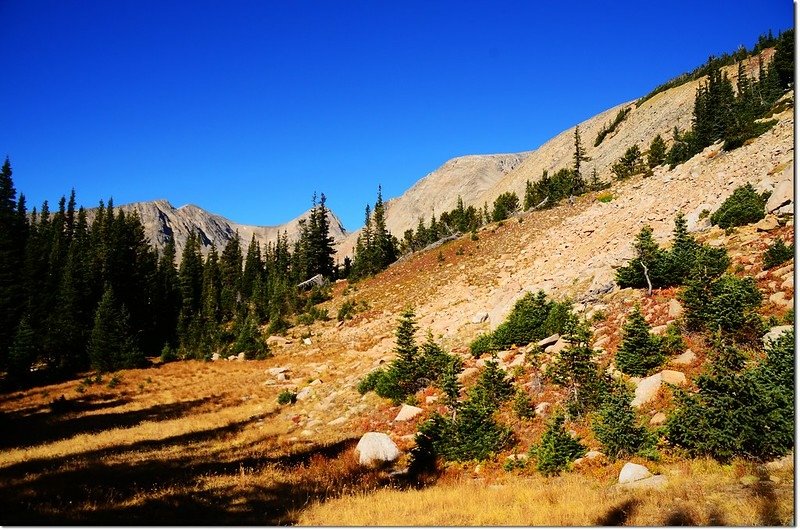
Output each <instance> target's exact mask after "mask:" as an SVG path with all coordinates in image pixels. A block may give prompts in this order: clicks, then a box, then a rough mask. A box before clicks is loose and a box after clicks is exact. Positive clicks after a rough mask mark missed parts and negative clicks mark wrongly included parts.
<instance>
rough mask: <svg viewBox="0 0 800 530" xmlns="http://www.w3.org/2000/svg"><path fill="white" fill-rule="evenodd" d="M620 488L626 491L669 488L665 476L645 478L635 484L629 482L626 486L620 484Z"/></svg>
mask: <svg viewBox="0 0 800 530" xmlns="http://www.w3.org/2000/svg"><path fill="white" fill-rule="evenodd" d="M620 486H621V487H622V488H624V489H639V488H647V489H662V488H665V487H666V486H667V477H665V476H664V475H653V476H652V477H648V478H644V479H641V480H637V481H634V482H627V483H625V484H622V483H620Z"/></svg>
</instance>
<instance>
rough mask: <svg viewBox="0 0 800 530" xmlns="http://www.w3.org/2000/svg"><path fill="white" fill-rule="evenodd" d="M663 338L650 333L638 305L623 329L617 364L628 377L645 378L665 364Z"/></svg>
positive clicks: (616, 358) (616, 359)
mask: <svg viewBox="0 0 800 530" xmlns="http://www.w3.org/2000/svg"><path fill="white" fill-rule="evenodd" d="M665 358H666V356H665V355H664V350H663V348H662V345H661V338H660V337H658V336H656V335H652V334H651V333H650V326H649V325H648V324H647V321H646V320H645V319H644V315H642V311H641V309H640V308H639V306H638V305H637V306H636V307H635V308H634V310H633V312H632V313H631V314H630V316H629V317H628V321H627V322H626V323H625V326H624V327H623V334H622V344H621V345H620V347H619V349H618V350H617V355H616V357H615V364H616V366H617V368H619V369H620V370H621V371H623V372H624V373H626V374H628V375H633V376H639V377H643V376H646V375H648V374H649V373H650V372H651V371H652V370H653V369H654V368H658V367H659V366H661V365H662V364H663V363H664V360H665Z"/></svg>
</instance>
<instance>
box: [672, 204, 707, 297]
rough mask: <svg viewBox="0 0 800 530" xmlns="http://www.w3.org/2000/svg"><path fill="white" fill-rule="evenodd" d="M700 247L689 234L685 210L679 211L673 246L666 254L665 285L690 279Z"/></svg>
mask: <svg viewBox="0 0 800 530" xmlns="http://www.w3.org/2000/svg"><path fill="white" fill-rule="evenodd" d="M699 248H700V247H699V245H698V243H697V242H696V241H695V239H694V238H693V237H692V236H691V235H690V234H689V228H688V225H687V223H686V217H684V215H683V212H678V215H676V216H675V228H674V229H673V230H672V248H671V249H670V251H669V252H668V253H667V255H666V256H667V260H666V270H665V272H664V284H665V285H679V284H682V283H684V282H685V281H686V280H687V279H688V277H689V273H690V272H691V270H692V268H693V267H694V265H695V258H696V255H697V252H698V249H699Z"/></svg>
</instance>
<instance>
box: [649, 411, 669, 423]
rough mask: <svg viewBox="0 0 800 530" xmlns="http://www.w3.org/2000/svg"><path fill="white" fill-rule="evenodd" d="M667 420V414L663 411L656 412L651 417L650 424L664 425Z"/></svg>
mask: <svg viewBox="0 0 800 530" xmlns="http://www.w3.org/2000/svg"><path fill="white" fill-rule="evenodd" d="M665 421H667V415H666V414H664V413H663V412H656V413H655V414H654V415H653V417H652V418H650V425H663V424H664V422H665Z"/></svg>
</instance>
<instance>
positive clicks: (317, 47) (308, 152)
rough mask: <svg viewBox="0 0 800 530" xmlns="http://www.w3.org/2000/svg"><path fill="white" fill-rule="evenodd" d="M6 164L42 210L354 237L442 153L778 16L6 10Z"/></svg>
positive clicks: (701, 7)
mask: <svg viewBox="0 0 800 530" xmlns="http://www.w3.org/2000/svg"><path fill="white" fill-rule="evenodd" d="M0 20H2V22H3V28H2V30H0V66H2V68H1V69H0V72H1V74H0V75H2V81H0V105H1V107H0V108H2V112H0V155H6V154H7V155H8V156H9V157H10V158H11V162H12V166H13V167H14V180H15V183H16V186H17V189H18V191H22V192H24V193H25V194H26V196H27V197H28V199H29V205H38V204H41V202H42V201H43V200H44V199H48V200H50V202H51V204H54V203H55V202H56V201H57V200H58V198H59V197H60V196H61V195H63V194H68V193H69V190H70V188H73V187H74V188H75V189H76V192H77V195H78V201H79V203H81V204H84V205H86V206H95V205H96V204H97V202H98V201H99V200H100V199H104V198H108V197H109V196H113V197H114V201H115V202H116V203H117V204H122V203H126V202H132V201H141V200H151V199H156V198H166V199H168V200H169V201H171V202H172V203H173V204H174V205H175V206H180V205H183V204H186V203H194V204H197V205H199V206H201V207H203V208H205V209H207V210H210V211H212V212H215V213H219V214H221V215H224V216H226V217H228V218H230V219H232V220H235V221H238V222H241V223H248V224H266V225H272V224H280V223H282V222H285V221H287V220H289V219H290V218H292V217H295V216H297V215H299V214H300V213H302V212H303V211H305V210H306V209H307V208H308V207H309V206H310V202H311V194H312V192H313V191H314V190H317V191H322V192H324V193H325V194H326V195H327V196H328V205H329V206H330V207H331V208H332V209H333V210H334V211H335V212H337V214H339V216H340V217H341V218H342V220H343V221H344V223H345V225H346V227H347V228H348V229H350V230H352V229H355V228H358V227H359V226H360V225H361V223H362V221H363V209H364V205H365V204H366V203H367V202H370V203H372V202H374V199H375V193H376V189H377V186H378V184H379V183H380V184H382V185H383V189H384V197H385V198H388V197H393V196H397V195H400V194H401V193H402V192H403V191H404V190H406V189H407V188H408V187H410V186H411V185H412V184H413V183H414V182H415V181H417V180H418V179H419V178H421V177H422V176H424V175H425V174H426V173H428V172H430V171H432V170H434V169H436V168H437V167H438V166H439V165H441V164H442V163H443V162H445V161H446V160H447V159H449V158H452V157H454V156H459V155H466V154H479V153H500V152H517V151H525V150H530V149H533V148H535V147H537V146H539V145H541V144H542V143H543V142H544V141H546V140H547V139H549V138H550V137H552V136H553V135H555V134H557V133H559V132H561V131H562V130H565V129H567V128H570V127H572V126H574V125H575V124H576V123H577V122H579V121H581V120H584V119H586V118H588V117H590V116H592V115H594V114H596V113H598V112H600V111H602V110H605V109H607V108H609V107H611V106H613V105H616V104H618V103H621V102H623V101H626V100H631V99H634V98H637V97H639V96H641V95H643V94H645V93H647V92H648V91H650V89H652V88H653V87H654V86H655V85H658V84H660V83H661V82H663V81H666V80H667V79H669V78H671V77H674V76H675V75H677V74H680V73H682V72H684V71H687V70H691V69H692V68H694V67H695V66H697V65H699V64H700V63H702V62H703V61H705V59H707V57H708V56H709V54H720V53H722V52H725V51H733V50H734V49H735V48H736V47H737V46H738V45H740V44H744V45H747V46H751V45H752V44H753V43H754V42H755V39H756V38H757V36H758V35H759V33H762V32H766V31H767V30H768V29H770V28H771V29H772V30H773V31H775V32H776V34H777V31H778V30H782V29H786V28H789V27H791V26H792V25H793V5H792V2H791V1H789V0H753V1H737V0H721V1H705V0H703V1H700V2H697V1H696V0H694V1H680V2H649V1H641V0H639V1H636V2H622V1H617V2H589V1H587V2H563V1H561V2H556V1H553V2H545V1H542V2H540V1H536V0H525V1H517V2H514V1H503V0H493V1H489V0H487V1H481V2H475V1H453V2H445V1H432V0H422V1H409V0H402V1H394V2H383V1H376V0H365V1H350V0H343V1H318V2H312V1H299V0H298V1H286V0H281V1H278V0H274V1H268V0H259V1H237V0H232V1H219V0H215V1H203V0H192V1H177V0H157V1H155V0H102V1H96V0H54V1H43V0H0Z"/></svg>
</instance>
